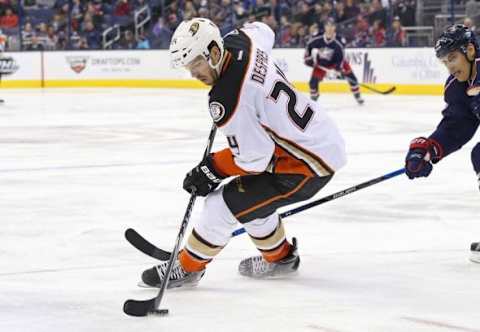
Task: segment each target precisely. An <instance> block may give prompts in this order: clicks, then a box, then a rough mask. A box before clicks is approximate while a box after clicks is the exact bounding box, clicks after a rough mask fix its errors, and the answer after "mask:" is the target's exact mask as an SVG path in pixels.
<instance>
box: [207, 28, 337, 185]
mask: <svg viewBox="0 0 480 332" xmlns="http://www.w3.org/2000/svg"><path fill="white" fill-rule="evenodd" d="M274 37H275V36H274V33H273V31H272V30H271V29H270V28H269V27H268V26H267V25H265V24H263V23H259V22H255V23H251V24H247V25H246V26H245V27H244V28H242V29H240V30H234V31H233V32H231V33H230V34H228V35H227V36H225V38H224V42H225V49H226V50H227V51H228V52H227V53H226V57H227V58H226V60H225V62H224V64H223V66H222V72H221V76H220V79H219V81H218V82H217V83H216V84H215V85H214V86H213V88H212V89H211V91H210V93H209V109H210V114H211V116H212V118H213V120H214V122H215V123H216V124H217V127H218V128H219V129H220V130H221V131H222V132H223V133H224V134H225V135H226V137H227V140H228V143H229V149H225V150H222V151H219V152H217V153H215V154H214V163H215V166H216V168H217V169H218V170H219V171H220V172H222V173H224V175H228V176H231V175H245V174H250V173H259V172H263V171H270V172H273V173H290V174H295V173H297V174H298V173H300V174H305V175H308V176H315V175H316V176H326V175H330V174H333V173H334V172H335V171H336V170H338V169H339V168H340V167H342V166H343V165H344V164H345V163H346V157H345V146H344V141H343V138H342V136H341V135H340V133H339V131H338V129H337V127H336V125H335V124H334V123H333V121H332V120H331V119H330V118H329V117H328V115H327V114H326V113H325V111H324V110H323V109H321V108H320V106H319V105H318V103H316V102H312V101H310V99H309V98H308V97H307V96H305V95H303V94H301V93H298V92H297V91H295V88H294V87H293V86H292V85H291V84H290V83H289V82H288V80H287V78H286V77H285V75H284V74H283V72H282V71H281V70H280V68H278V66H276V65H275V63H274V61H273V59H272V56H271V50H272V47H273V42H274Z"/></svg>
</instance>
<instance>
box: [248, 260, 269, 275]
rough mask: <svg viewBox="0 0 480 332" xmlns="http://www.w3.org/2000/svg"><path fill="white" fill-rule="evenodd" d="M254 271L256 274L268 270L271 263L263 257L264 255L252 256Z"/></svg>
mask: <svg viewBox="0 0 480 332" xmlns="http://www.w3.org/2000/svg"><path fill="white" fill-rule="evenodd" d="M251 263H252V272H253V273H254V274H261V273H265V272H267V271H268V268H269V267H270V264H269V263H268V262H267V261H265V260H264V259H263V257H262V256H255V257H252V258H251Z"/></svg>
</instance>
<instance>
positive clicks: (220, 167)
mask: <svg viewBox="0 0 480 332" xmlns="http://www.w3.org/2000/svg"><path fill="white" fill-rule="evenodd" d="M212 158H213V166H214V167H215V170H217V171H218V172H219V173H222V174H221V175H223V176H225V177H228V176H233V175H248V174H249V172H247V171H245V170H243V169H242V168H240V167H238V166H237V164H235V160H234V158H233V154H232V151H230V149H228V148H226V149H223V150H220V151H218V152H215V153H214V154H213V156H212Z"/></svg>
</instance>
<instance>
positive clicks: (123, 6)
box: [114, 0, 131, 16]
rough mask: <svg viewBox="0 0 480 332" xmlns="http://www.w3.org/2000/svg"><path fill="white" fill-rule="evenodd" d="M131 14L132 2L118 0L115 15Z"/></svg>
mask: <svg viewBox="0 0 480 332" xmlns="http://www.w3.org/2000/svg"><path fill="white" fill-rule="evenodd" d="M130 14H131V8H130V4H129V3H128V0H118V2H117V5H116V6H115V11H114V15H115V16H129V15H130Z"/></svg>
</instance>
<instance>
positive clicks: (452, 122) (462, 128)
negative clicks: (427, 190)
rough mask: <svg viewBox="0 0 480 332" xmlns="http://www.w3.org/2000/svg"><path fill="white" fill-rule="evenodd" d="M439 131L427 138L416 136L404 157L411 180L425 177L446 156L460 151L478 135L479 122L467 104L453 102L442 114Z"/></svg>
mask: <svg viewBox="0 0 480 332" xmlns="http://www.w3.org/2000/svg"><path fill="white" fill-rule="evenodd" d="M442 114H443V118H442V120H441V121H440V123H439V124H438V126H437V129H436V130H435V131H434V132H433V133H432V134H431V135H430V136H429V137H428V138H426V137H417V138H415V139H414V140H412V142H411V143H410V147H409V151H408V153H407V156H406V158H405V168H406V174H407V176H408V177H409V178H410V179H414V178H416V177H426V176H428V175H429V174H430V172H431V171H432V168H433V166H432V164H436V163H437V162H439V161H440V160H441V159H442V158H444V157H445V156H447V155H449V154H451V153H452V152H454V151H457V150H458V149H460V148H461V147H462V146H463V145H464V144H465V143H467V142H468V141H469V140H470V139H471V138H472V137H473V135H474V134H475V131H476V130H477V128H478V126H479V120H478V119H476V118H475V117H474V116H473V114H472V113H471V112H469V107H468V105H465V104H462V103H450V104H449V105H448V106H447V107H446V108H445V110H444V111H443V112H442Z"/></svg>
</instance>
